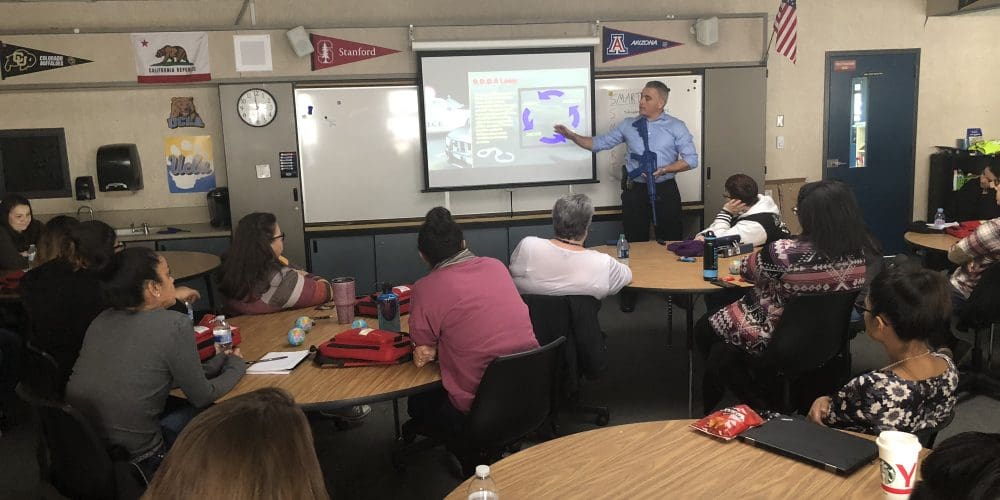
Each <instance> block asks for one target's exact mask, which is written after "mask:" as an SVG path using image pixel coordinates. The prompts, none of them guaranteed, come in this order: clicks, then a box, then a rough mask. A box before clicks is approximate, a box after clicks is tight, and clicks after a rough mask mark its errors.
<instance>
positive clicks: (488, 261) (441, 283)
mask: <svg viewBox="0 0 1000 500" xmlns="http://www.w3.org/2000/svg"><path fill="white" fill-rule="evenodd" d="M417 249H418V250H419V251H420V257H421V258H422V259H423V260H424V261H425V262H427V265H429V266H430V267H431V272H430V274H428V275H427V276H424V277H423V278H420V279H419V280H417V282H416V283H415V284H414V285H413V297H412V299H411V301H410V305H411V309H410V336H411V337H412V338H413V342H414V343H415V344H416V345H417V347H416V349H415V350H414V352H413V362H414V364H416V365H417V366H418V367H422V366H424V365H425V364H427V363H429V362H430V361H432V360H434V359H435V358H437V359H438V360H439V362H440V366H441V382H442V385H443V386H444V389H443V390H437V391H431V392H427V393H422V394H418V395H415V396H411V397H410V399H409V402H408V411H409V413H410V416H411V417H413V419H414V420H415V421H416V422H427V423H438V424H440V425H443V426H445V427H453V426H456V425H460V423H461V421H462V420H463V419H464V415H465V414H466V413H468V412H469V410H470V409H471V408H472V401H473V400H474V399H475V398H476V390H477V389H478V388H479V381H480V380H481V379H482V377H483V373H484V372H485V371H486V366H487V365H489V364H490V362H491V361H493V360H494V359H495V358H497V357H498V356H503V355H506V354H513V353H517V352H524V351H528V350H531V349H534V348H536V347H538V341H537V340H535V333H534V330H533V329H532V326H531V318H530V317H529V315H528V306H526V305H525V304H524V301H523V300H521V296H520V295H518V293H517V288H516V287H515V286H514V281H513V280H512V279H511V277H510V273H509V272H507V266H504V264H503V262H500V261H499V260H496V259H494V258H490V257H477V256H476V255H475V254H473V253H472V251H470V250H469V249H468V248H466V244H465V239H464V238H463V236H462V228H461V227H459V225H458V224H457V223H456V222H455V221H454V219H452V218H451V213H450V212H448V210H447V209H445V208H442V207H436V208H432V209H431V210H430V211H429V212H427V217H426V218H425V220H424V223H423V225H421V226H420V232H419V234H418V235H417Z"/></svg>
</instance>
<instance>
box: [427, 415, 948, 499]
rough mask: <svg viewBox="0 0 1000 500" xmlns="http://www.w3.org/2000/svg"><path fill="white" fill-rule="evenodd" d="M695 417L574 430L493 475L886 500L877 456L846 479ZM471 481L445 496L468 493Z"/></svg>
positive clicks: (724, 493)
mask: <svg viewBox="0 0 1000 500" xmlns="http://www.w3.org/2000/svg"><path fill="white" fill-rule="evenodd" d="M691 422H693V420H666V421H656V422H645V423H638V424H628V425H618V426H614V427H605V428H601V429H596V430H592V431H588V432H581V433H579V434H572V435H569V436H565V437H562V438H559V439H554V440H552V441H547V442H545V443H541V444H538V445H535V446H532V447H531V448H528V449H525V450H522V451H519V452H517V453H514V454H512V455H510V456H508V457H507V458H504V459H503V460H500V461H498V462H496V463H495V464H493V465H492V466H490V470H491V475H492V476H493V480H494V481H495V482H496V485H497V489H498V490H499V493H500V498H505V499H513V498H560V499H562V498H588V499H589V498H739V499H749V498H766V499H772V498H839V499H842V498H884V494H883V492H882V483H881V476H880V471H879V467H878V465H877V460H878V459H876V460H875V461H873V462H872V463H871V464H869V465H864V466H862V467H861V468H860V469H858V470H857V471H855V472H854V474H852V475H850V476H847V477H844V476H839V475H837V474H834V473H831V472H827V471H825V470H823V469H821V468H819V467H814V466H811V465H807V464H805V463H802V462H798V461H795V460H793V459H791V458H786V457H784V456H781V455H777V454H775V453H772V452H769V451H766V450H764V449H762V448H755V447H754V446H751V445H749V444H746V443H743V442H741V441H740V440H738V439H734V440H732V441H728V442H726V441H721V440H718V439H715V438H713V437H710V436H707V435H705V434H702V433H701V432H698V431H695V430H693V429H690V428H688V424H690V423H691ZM869 438H870V437H869ZM927 453H929V450H923V451H922V452H921V455H920V458H921V461H922V460H923V458H924V457H926V455H927ZM918 474H919V473H918ZM469 481H470V480H466V481H464V482H462V484H460V485H458V487H457V488H455V490H454V491H452V492H451V494H449V495H448V496H447V497H446V498H447V499H449V500H458V499H464V498H466V496H465V495H466V489H467V488H468V485H469Z"/></svg>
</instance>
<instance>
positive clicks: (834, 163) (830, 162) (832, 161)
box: [826, 158, 847, 168]
mask: <svg viewBox="0 0 1000 500" xmlns="http://www.w3.org/2000/svg"><path fill="white" fill-rule="evenodd" d="M841 165H847V162H846V161H840V160H838V159H836V158H827V159H826V168H837V167H839V166H841Z"/></svg>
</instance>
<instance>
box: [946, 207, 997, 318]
mask: <svg viewBox="0 0 1000 500" xmlns="http://www.w3.org/2000/svg"><path fill="white" fill-rule="evenodd" d="M955 246H956V247H957V248H958V249H959V250H961V251H962V253H964V254H965V255H968V256H969V261H968V262H966V263H965V264H962V266H961V267H959V268H958V269H955V272H954V273H953V274H952V275H951V286H952V287H953V288H954V289H955V290H956V291H958V293H961V294H962V297H965V298H966V299H968V298H969V295H970V294H971V293H972V289H973V288H976V284H977V283H979V277H980V276H982V274H983V272H984V271H986V268H988V267H990V266H991V265H993V264H995V263H996V262H1000V218H996V219H992V220H988V221H986V222H984V223H982V224H980V225H979V227H977V228H976V230H975V231H973V232H972V234H970V235H968V236H966V237H965V238H963V239H961V240H959V242H958V243H955Z"/></svg>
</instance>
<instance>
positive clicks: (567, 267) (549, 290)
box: [510, 194, 632, 300]
mask: <svg viewBox="0 0 1000 500" xmlns="http://www.w3.org/2000/svg"><path fill="white" fill-rule="evenodd" d="M593 216H594V204H593V203H591V201H590V198H589V197H588V196H587V195H585V194H568V195H565V196H562V197H561V198H559V199H558V200H557V201H556V204H555V206H554V207H552V226H553V229H554V230H555V233H556V234H555V238H552V239H550V240H544V239H542V238H538V237H535V236H528V237H527V238H524V239H523V240H521V242H520V243H519V244H518V245H517V248H515V249H514V253H513V254H511V256H510V274H511V275H512V276H513V277H514V284H515V285H517V290H518V291H519V292H520V293H521V294H535V295H590V296H592V297H594V298H596V299H598V300H600V299H603V298H604V297H607V296H608V295H613V294H616V293H618V291H619V290H621V289H622V287H624V286H625V285H627V284H629V283H630V282H631V281H632V271H631V270H630V269H629V268H628V266H626V265H625V264H622V263H621V262H618V261H617V260H615V259H614V258H612V257H611V256H610V255H606V254H603V253H600V252H597V251H595V250H587V249H586V248H584V247H583V243H584V240H586V239H587V233H588V231H589V230H590V220H591V218H593Z"/></svg>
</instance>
